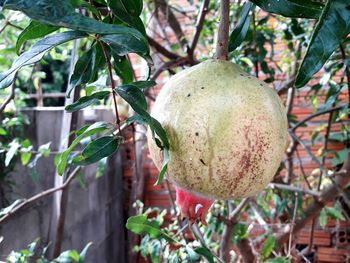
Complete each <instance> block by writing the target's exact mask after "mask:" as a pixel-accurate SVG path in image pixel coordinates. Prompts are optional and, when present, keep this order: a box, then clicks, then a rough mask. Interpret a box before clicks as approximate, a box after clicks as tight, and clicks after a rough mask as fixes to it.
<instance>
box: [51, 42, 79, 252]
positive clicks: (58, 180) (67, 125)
mask: <svg viewBox="0 0 350 263" xmlns="http://www.w3.org/2000/svg"><path fill="white" fill-rule="evenodd" d="M78 44H79V40H75V41H74V43H73V49H72V57H71V63H70V69H69V75H70V76H71V75H72V73H73V71H74V66H75V63H76V61H77V60H78ZM69 83H70V81H68V86H67V92H68V90H70V88H71V85H70V84H69ZM77 95H78V89H76V90H75V91H74V96H71V97H70V98H68V97H66V100H65V105H68V104H71V103H73V102H74V99H75V98H76V96H77ZM76 123H77V114H71V113H68V112H66V111H63V114H62V126H61V136H60V145H59V149H58V150H59V151H60V152H61V151H64V150H65V149H67V147H68V145H69V143H70V141H71V138H70V139H68V136H69V134H70V132H71V130H73V129H74V128H75V126H76ZM64 180H65V178H64V176H59V175H58V173H57V172H56V174H55V181H54V186H55V187H59V186H61V185H62V184H63V183H64ZM68 190H69V187H67V188H66V189H65V190H64V191H58V192H56V193H55V194H54V196H53V208H52V220H51V225H50V230H49V240H50V241H52V242H54V240H55V242H54V252H53V257H57V256H58V255H59V254H60V251H61V245H62V236H63V229H64V219H65V212H66V207H67V202H68Z"/></svg>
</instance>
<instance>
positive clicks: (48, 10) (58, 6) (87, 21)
mask: <svg viewBox="0 0 350 263" xmlns="http://www.w3.org/2000/svg"><path fill="white" fill-rule="evenodd" d="M3 8H4V9H12V10H17V11H21V12H23V13H25V14H26V15H27V16H28V17H30V18H32V19H34V20H37V21H40V22H43V23H46V24H50V25H53V26H60V27H67V28H71V29H73V30H78V31H84V32H89V33H96V34H125V35H131V36H133V37H134V38H135V39H139V40H141V39H142V38H144V36H143V35H142V34H141V33H140V32H139V31H137V30H136V29H133V28H130V27H126V26H122V25H112V24H107V23H103V22H100V21H97V20H95V19H92V18H89V17H87V16H83V15H81V14H78V13H76V12H75V7H74V6H73V5H72V3H71V1H70V0H60V1H52V0H40V1H36V0H21V1H18V0H5V1H4V5H3ZM142 41H143V40H142Z"/></svg>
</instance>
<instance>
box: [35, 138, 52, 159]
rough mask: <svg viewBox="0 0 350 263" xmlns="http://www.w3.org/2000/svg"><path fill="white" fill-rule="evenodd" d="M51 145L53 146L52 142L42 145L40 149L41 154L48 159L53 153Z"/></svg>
mask: <svg viewBox="0 0 350 263" xmlns="http://www.w3.org/2000/svg"><path fill="white" fill-rule="evenodd" d="M50 145H51V142H48V143H45V144H43V145H40V147H39V149H38V151H39V153H40V154H41V155H42V156H44V157H48V156H49V155H50V152H51V150H50Z"/></svg>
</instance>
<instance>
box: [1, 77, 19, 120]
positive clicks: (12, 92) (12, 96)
mask: <svg viewBox="0 0 350 263" xmlns="http://www.w3.org/2000/svg"><path fill="white" fill-rule="evenodd" d="M15 89H16V76H15V78H14V81H13V83H12V85H11V93H10V95H9V96H8V97H7V98H6V100H5V101H4V103H3V104H2V105H1V107H0V113H1V112H3V111H4V110H5V108H6V106H7V105H8V104H9V103H10V102H11V100H13V99H14V98H15Z"/></svg>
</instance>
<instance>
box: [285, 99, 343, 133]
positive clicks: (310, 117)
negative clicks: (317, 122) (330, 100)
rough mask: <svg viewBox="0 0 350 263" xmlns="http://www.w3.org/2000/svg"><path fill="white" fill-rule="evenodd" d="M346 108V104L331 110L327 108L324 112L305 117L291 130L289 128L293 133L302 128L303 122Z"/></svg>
mask: <svg viewBox="0 0 350 263" xmlns="http://www.w3.org/2000/svg"><path fill="white" fill-rule="evenodd" d="M345 106H346V104H342V105H339V106H337V107H332V108H329V109H326V110H322V111H318V112H316V113H314V114H311V115H309V116H307V117H306V118H305V119H303V120H301V121H299V122H298V123H297V124H295V125H294V126H293V127H292V128H291V131H292V132H294V131H295V130H296V129H297V128H299V127H300V126H302V125H303V124H304V123H305V122H307V121H309V120H311V119H313V118H315V117H318V116H320V115H323V114H326V113H329V112H334V111H339V110H341V109H343V108H344V107H345Z"/></svg>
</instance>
